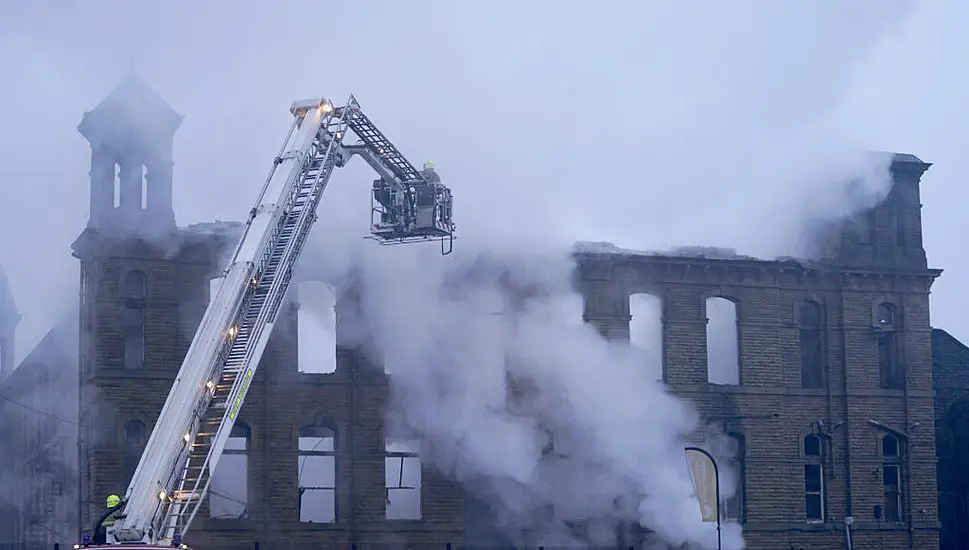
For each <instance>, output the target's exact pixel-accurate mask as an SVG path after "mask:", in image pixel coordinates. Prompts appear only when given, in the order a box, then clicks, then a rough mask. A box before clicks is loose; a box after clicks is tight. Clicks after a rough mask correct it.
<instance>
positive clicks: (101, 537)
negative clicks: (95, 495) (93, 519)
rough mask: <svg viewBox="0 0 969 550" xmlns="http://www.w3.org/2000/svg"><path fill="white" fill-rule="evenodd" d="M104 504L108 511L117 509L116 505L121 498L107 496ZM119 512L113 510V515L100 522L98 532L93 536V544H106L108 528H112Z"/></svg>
mask: <svg viewBox="0 0 969 550" xmlns="http://www.w3.org/2000/svg"><path fill="white" fill-rule="evenodd" d="M106 504H107V508H108V510H111V509H112V508H117V507H118V505H119V504H121V497H119V496H118V495H114V494H112V495H108V499H107V501H106ZM119 511H120V510H115V511H114V512H113V513H111V514H109V515H108V516H107V517H105V518H104V520H103V521H101V525H100V526H99V527H98V530H97V532H96V533H95V535H94V544H107V536H108V527H111V526H113V525H114V522H115V521H117V519H118V518H117V516H118V512H119Z"/></svg>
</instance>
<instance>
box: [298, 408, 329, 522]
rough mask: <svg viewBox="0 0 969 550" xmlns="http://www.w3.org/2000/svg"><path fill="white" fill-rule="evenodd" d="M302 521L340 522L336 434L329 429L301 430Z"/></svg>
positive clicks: (309, 428)
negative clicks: (338, 514) (337, 514)
mask: <svg viewBox="0 0 969 550" xmlns="http://www.w3.org/2000/svg"><path fill="white" fill-rule="evenodd" d="M297 468H298V469H299V470H298V471H299V474H298V479H299V503H298V506H299V520H300V521H301V522H303V523H333V522H335V521H336V432H334V431H333V430H331V429H330V428H327V427H325V426H319V425H313V426H304V427H302V428H300V430H299V455H298V458H297Z"/></svg>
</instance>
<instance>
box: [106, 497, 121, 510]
mask: <svg viewBox="0 0 969 550" xmlns="http://www.w3.org/2000/svg"><path fill="white" fill-rule="evenodd" d="M119 504H121V497H119V496H118V495H108V508H114V507H115V506H117V505H119Z"/></svg>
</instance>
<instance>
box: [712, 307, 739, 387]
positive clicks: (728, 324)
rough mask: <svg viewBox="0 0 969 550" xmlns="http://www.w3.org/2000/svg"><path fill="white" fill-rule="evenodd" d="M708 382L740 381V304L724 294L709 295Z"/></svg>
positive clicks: (732, 382) (735, 383) (722, 383)
mask: <svg viewBox="0 0 969 550" xmlns="http://www.w3.org/2000/svg"><path fill="white" fill-rule="evenodd" d="M706 309H707V381H708V382H709V383H711V384H720V385H737V384H740V338H739V332H738V330H737V304H735V303H734V302H733V301H731V300H728V299H726V298H722V297H719V296H718V297H714V298H707V301H706Z"/></svg>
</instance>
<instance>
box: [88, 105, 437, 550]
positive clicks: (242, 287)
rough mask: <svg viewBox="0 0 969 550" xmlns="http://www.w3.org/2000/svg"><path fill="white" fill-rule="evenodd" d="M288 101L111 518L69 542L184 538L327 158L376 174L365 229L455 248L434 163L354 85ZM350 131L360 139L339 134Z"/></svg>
mask: <svg viewBox="0 0 969 550" xmlns="http://www.w3.org/2000/svg"><path fill="white" fill-rule="evenodd" d="M290 112H291V113H292V115H293V123H292V126H291V127H290V130H289V133H288V134H287V136H286V140H285V142H284V143H283V146H282V148H281V149H280V151H279V154H278V156H276V158H275V159H274V160H273V167H272V170H271V171H270V172H269V176H268V178H267V179H266V182H265V185H264V186H263V188H262V190H261V191H260V193H259V198H258V199H257V200H256V205H255V207H253V208H252V210H251V211H250V212H249V218H248V221H247V223H246V225H245V228H244V231H243V235H242V237H241V238H240V240H239V243H238V245H237V246H236V249H235V253H234V256H233V257H232V259H231V260H230V262H229V265H228V267H227V268H226V270H225V271H224V273H223V275H224V281H223V282H222V284H221V285H218V291H217V292H216V294H215V296H214V297H212V299H211V301H210V302H209V305H208V307H207V308H206V310H205V314H204V316H203V317H202V321H201V323H200V325H199V328H198V331H197V332H196V333H195V337H194V339H193V340H192V344H191V346H190V347H189V350H188V353H187V354H186V355H185V359H184V361H183V362H182V366H181V369H180V370H179V372H178V376H177V377H176V378H175V381H174V383H173V385H172V388H171V391H170V392H169V394H168V399H167V401H165V405H164V406H163V407H162V410H161V413H160V414H159V416H158V420H157V422H156V423H155V427H154V429H153V430H152V433H151V437H150V438H149V439H148V443H147V445H146V447H145V450H144V453H143V454H142V456H141V460H140V462H139V463H138V467H137V468H136V469H135V473H134V475H133V477H132V479H131V483H130V484H129V485H128V489H127V491H126V493H125V495H124V498H123V499H122V500H121V504H120V505H119V506H117V507H115V509H114V511H115V517H116V518H117V519H116V521H115V523H114V525H113V526H111V527H109V528H108V529H107V530H106V532H105V531H102V533H104V538H105V540H103V541H102V540H99V539H100V538H101V537H96V540H94V541H92V540H91V536H90V535H88V534H85V535H83V536H82V541H81V543H80V544H78V545H76V546H75V548H99V547H105V548H112V549H114V550H121V549H124V548H129V547H130V548H137V549H139V550H147V549H148V548H152V547H155V548H161V547H167V548H171V547H173V546H174V547H181V548H185V545H184V544H182V540H183V538H184V536H185V533H186V532H187V531H188V528H189V527H190V526H191V524H192V520H193V519H194V518H195V515H196V514H197V513H198V511H199V508H200V507H201V505H202V502H203V499H204V498H205V496H206V493H207V491H208V488H209V483H210V482H211V479H212V473H213V472H214V471H215V468H216V466H217V465H218V463H219V458H220V456H221V455H222V451H223V449H224V447H225V445H226V441H227V439H228V438H229V433H230V432H231V431H232V427H233V425H234V424H235V420H236V415H237V414H238V412H239V409H240V408H241V407H242V405H243V403H244V402H245V398H246V392H247V390H248V389H249V382H250V381H251V380H252V377H253V375H254V374H255V372H256V368H257V367H258V366H259V360H260V359H261V357H262V355H263V350H264V349H265V348H266V344H267V342H268V340H269V336H270V334H271V333H272V329H273V324H274V323H275V321H276V316H277V314H278V312H279V309H280V305H281V303H282V301H283V298H284V296H285V295H286V291H287V288H288V287H289V282H290V279H291V277H292V272H293V268H294V266H295V265H296V262H297V260H298V259H299V256H300V252H301V251H302V249H303V245H304V244H305V242H306V237H307V235H309V232H310V228H311V227H312V225H313V223H314V222H315V221H316V217H317V215H316V209H317V206H318V205H319V202H320V198H321V197H322V195H323V192H324V191H325V190H326V186H327V183H328V182H329V180H330V176H331V175H332V173H333V170H334V168H337V167H342V166H344V165H345V164H346V163H347V161H349V160H350V159H351V158H352V157H353V155H360V156H361V157H363V158H364V160H366V161H367V163H368V164H369V165H370V166H371V167H372V168H373V169H374V170H375V171H376V172H377V174H378V175H379V176H380V177H379V179H378V180H376V181H375V182H374V183H373V188H372V192H371V212H372V214H371V236H370V237H369V238H373V239H376V240H377V241H378V242H380V243H381V244H394V243H403V242H413V241H426V240H432V239H438V240H440V241H441V252H442V254H448V253H450V251H451V248H452V246H453V239H454V230H455V226H454V223H453V222H452V220H451V213H452V204H451V191H450V189H448V188H447V187H445V186H444V185H442V184H441V183H440V178H438V177H437V175H436V174H435V173H434V172H433V168H429V167H428V168H426V169H425V170H423V171H418V170H417V169H416V168H415V167H414V166H413V165H411V163H410V162H408V161H407V159H406V158H404V156H403V155H402V154H401V153H400V151H398V150H397V148H396V147H394V145H393V144H392V143H391V142H390V140H388V139H387V138H386V137H385V136H384V135H383V134H382V133H381V132H380V131H379V130H378V129H377V128H376V126H374V125H373V123H372V122H370V119H368V118H367V117H366V115H364V114H363V112H362V111H361V110H360V105H359V104H358V103H357V101H356V100H355V99H354V98H353V96H350V98H349V100H348V101H347V103H346V105H343V106H336V105H334V104H333V103H332V102H331V101H330V100H328V99H312V100H306V101H297V102H295V103H293V104H292V106H291V107H290ZM347 131H350V132H352V133H353V134H355V135H356V137H357V138H358V139H359V141H358V142H357V143H354V144H348V143H345V142H344V141H345V139H346V135H347ZM108 515H109V514H108V513H106V514H105V515H104V516H103V517H102V518H101V519H102V521H103V519H104V518H106V517H107V516H108ZM99 528H100V521H99V523H98V525H96V526H95V530H96V532H97V530H98V529H99ZM92 542H93V543H94V545H92ZM98 543H100V545H98Z"/></svg>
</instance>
